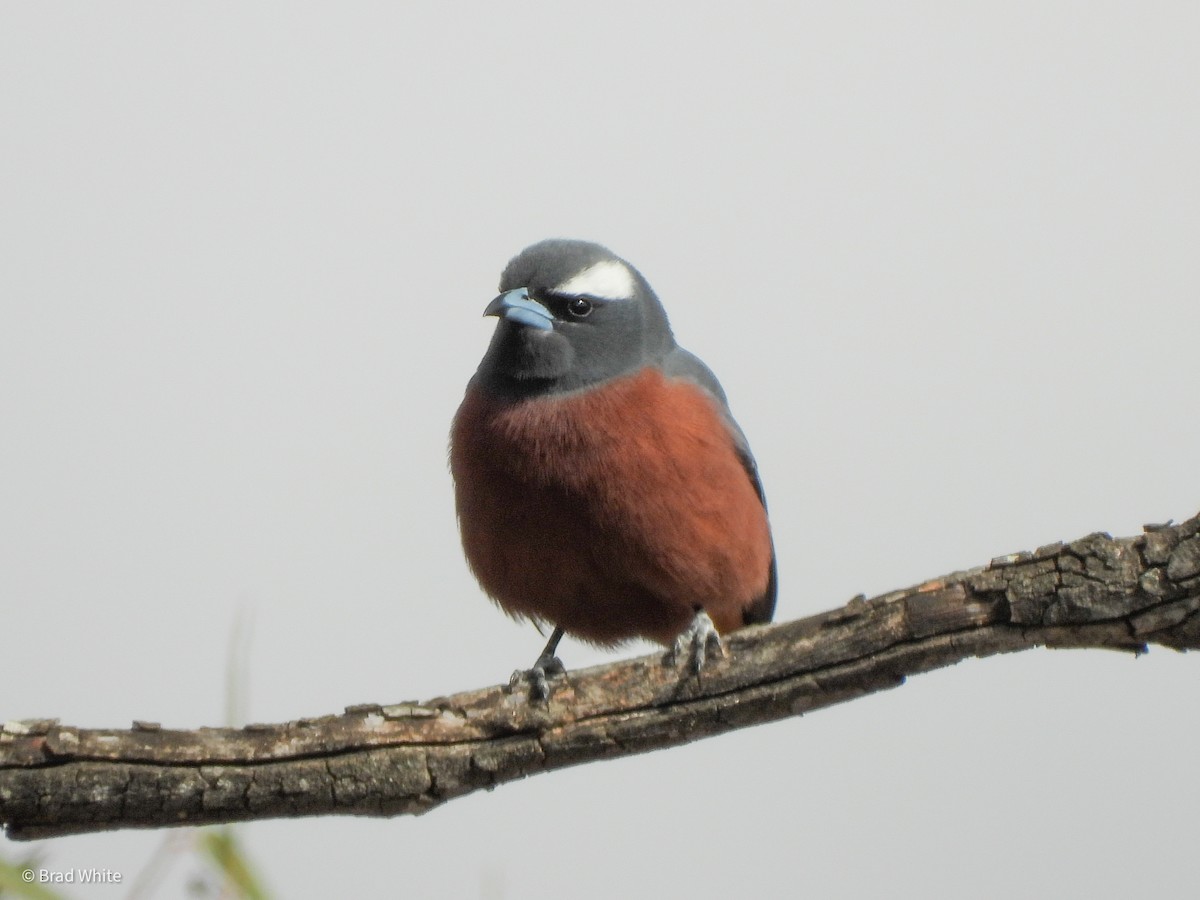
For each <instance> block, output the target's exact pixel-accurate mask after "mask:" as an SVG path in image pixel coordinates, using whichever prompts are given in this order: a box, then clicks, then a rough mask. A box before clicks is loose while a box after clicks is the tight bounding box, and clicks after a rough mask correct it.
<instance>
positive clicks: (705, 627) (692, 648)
mask: <svg viewBox="0 0 1200 900" xmlns="http://www.w3.org/2000/svg"><path fill="white" fill-rule="evenodd" d="M709 650H719V651H720V652H721V656H728V654H727V653H726V652H725V645H724V644H723V643H721V635H720V634H718V633H717V626H715V625H714V624H713V620H712V619H710V618H709V617H708V613H706V612H705V611H704V609H703V608H698V609H697V610H696V615H695V617H694V618H693V619H692V621H691V624H690V625H688V627H687V628H685V629H684V630H683V631H682V632H681V633H680V635H679V637H677V638H675V643H674V644H673V645H672V647H671V650H670V652H668V653H667V658H666V662H667V664H668V665H671V666H675V665H678V664H679V658H680V656H681V655H684V654H686V658H687V660H688V663H689V668H691V670H692V674H693V675H699V674H700V670H701V669H703V668H704V663H705V661H706V660H707V659H708V651H709Z"/></svg>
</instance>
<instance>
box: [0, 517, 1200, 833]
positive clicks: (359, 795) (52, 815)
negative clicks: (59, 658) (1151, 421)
mask: <svg viewBox="0 0 1200 900" xmlns="http://www.w3.org/2000/svg"><path fill="white" fill-rule="evenodd" d="M1198 609H1200V516H1197V517H1195V518H1193V519H1191V520H1189V521H1187V522H1185V523H1183V524H1181V525H1174V526H1172V525H1161V526H1146V530H1145V534H1143V535H1141V536H1138V537H1133V538H1122V539H1116V540H1114V539H1112V538H1111V537H1109V536H1108V535H1107V534H1092V535H1089V536H1087V537H1085V538H1081V539H1080V540H1077V541H1074V542H1072V543H1070V544H1066V545H1063V544H1053V545H1050V546H1047V547H1042V548H1040V549H1039V550H1037V551H1035V552H1033V553H1017V554H1013V555H1010V556H1005V557H1000V558H997V559H994V560H992V562H991V563H990V564H989V565H987V566H984V567H982V568H978V569H972V570H970V571H967V572H958V573H955V574H953V575H947V576H945V577H944V578H938V579H934V580H932V581H927V582H925V583H924V584H921V585H918V586H916V587H912V588H908V589H906V590H899V591H894V592H892V593H889V594H885V595H883V596H881V597H876V598H875V599H873V600H867V599H865V598H862V597H858V598H855V599H854V600H851V601H850V602H849V603H848V604H847V605H846V606H844V607H842V608H841V609H836V610H833V611H831V612H827V613H823V614H821V615H817V616H812V617H810V618H807V619H800V620H797V621H794V622H786V623H782V624H779V625H773V626H769V627H760V628H750V629H746V630H744V631H741V632H738V633H737V634H734V635H732V636H731V637H730V639H729V641H728V644H729V650H730V656H729V658H728V659H726V660H720V659H717V660H714V661H712V662H711V663H710V665H709V667H707V668H706V669H705V670H704V672H703V675H702V677H699V678H697V677H692V676H684V675H683V674H681V670H679V669H675V668H672V667H669V666H665V665H664V664H663V660H662V658H661V657H660V656H657V655H655V656H646V657H642V658H640V659H631V660H626V661H624V662H617V663H612V664H610V665H605V666H599V667H596V668H592V669H586V670H582V671H578V672H570V673H568V675H567V676H566V677H565V678H562V679H557V680H555V681H554V682H552V684H553V695H552V697H551V699H550V701H549V702H543V703H535V702H530V701H529V699H528V697H527V696H526V695H525V693H524V692H521V691H518V692H516V693H510V692H508V691H507V690H506V689H505V688H502V687H491V688H485V689H483V690H478V691H470V692H467V693H462V694H456V695H454V696H451V697H441V698H438V699H435V700H430V701H428V702H425V703H415V702H414V703H398V704H395V705H391V706H378V705H374V704H369V705H362V706H355V707H349V708H347V710H346V712H345V714H344V715H340V716H324V717H321V718H316V719H301V720H300V721H298V722H288V723H286V724H282V725H249V726H247V727H245V728H241V729H228V728H201V729H199V730H198V731H172V730H167V729H163V728H159V727H158V726H157V725H154V724H152V723H150V724H148V723H137V722H135V723H134V727H133V728H132V729H129V730H111V731H109V730H94V729H82V728H72V727H70V726H65V725H59V724H58V722H57V721H56V720H46V721H38V722H30V721H25V722H9V723H7V724H5V725H4V727H3V730H2V731H0V822H3V824H4V827H5V830H6V832H7V834H8V836H9V837H11V838H15V839H18V840H29V839H35V838H44V837H55V836H59V835H65V834H75V833H81V832H89V831H103V830H109V829H116V828H156V827H162V826H168V825H199V824H207V823H215V822H234V821H244V820H249V819H266V818H274V817H285V816H315V815H327V814H331V813H338V814H352V815H370V816H391V815H397V814H400V813H423V812H426V811H428V810H430V809H433V808H434V807H436V806H438V805H440V804H442V803H445V802H446V801H447V800H450V799H452V798H454V797H460V796H462V795H464V794H468V793H471V792H472V791H475V790H478V789H479V788H491V787H494V786H495V785H498V784H503V783H504V782H507V781H512V780H514V779H516V778H522V777H524V776H526V775H533V774H536V773H539V772H548V771H551V770H553V769H559V768H562V767H564V766H569V765H575V764H577V763H582V762H591V761H593V760H601V759H612V758H615V757H621V756H628V755H630V754H633V753H642V752H645V751H647V750H655V749H658V748H661V747H671V746H675V745H677V744H684V743H687V742H689V741H693V740H696V739H698V738H702V737H708V736H709V735H714V734H720V733H722V732H726V731H730V730H732V729H734V728H743V727H746V726H748V725H755V724H758V723H760V722H769V721H774V720H777V719H782V718H785V717H787V716H795V715H802V714H803V713H806V712H809V711H811V710H814V709H820V708H822V707H825V706H830V705H832V704H834V703H840V702H842V701H845V700H851V699H853V698H855V697H860V696H862V695H864V694H869V693H872V692H874V691H878V690H882V689H884V688H890V687H895V686H897V685H899V684H902V683H903V682H904V679H905V678H906V677H907V676H909V675H912V674H916V673H918V672H926V671H929V670H930V669H936V668H938V667H940V666H945V665H949V664H950V663H954V662H958V661H959V660H962V659H966V658H968V657H972V656H977V657H983V656H991V655H992V654H996V653H1008V652H1012V651H1015V650H1024V649H1027V648H1029V647H1037V646H1045V647H1104V648H1115V649H1121V650H1130V651H1133V652H1135V653H1138V652H1142V651H1144V650H1145V649H1146V645H1147V644H1148V643H1155V644H1161V645H1163V646H1167V647H1173V648H1175V649H1177V650H1185V649H1194V648H1197V647H1200V616H1198V615H1197V610H1198Z"/></svg>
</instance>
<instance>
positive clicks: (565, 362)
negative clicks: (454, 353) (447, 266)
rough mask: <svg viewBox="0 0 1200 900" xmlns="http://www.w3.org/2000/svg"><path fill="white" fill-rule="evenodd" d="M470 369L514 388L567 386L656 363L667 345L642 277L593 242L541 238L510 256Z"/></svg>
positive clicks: (666, 331)
mask: <svg viewBox="0 0 1200 900" xmlns="http://www.w3.org/2000/svg"><path fill="white" fill-rule="evenodd" d="M483 314H484V315H485V316H499V318H500V322H499V324H498V325H497V326H496V332H495V334H494V335H493V336H492V343H491V345H490V346H489V347H488V352H487V355H486V356H484V358H483V362H482V363H480V366H479V373H478V376H479V378H481V379H482V380H483V381H484V383H486V384H487V385H488V386H489V387H492V388H494V389H497V390H502V391H505V392H510V393H517V394H539V393H558V392H561V391H572V390H578V389H580V388H584V387H587V386H589V385H592V384H597V383H599V382H603V381H607V380H609V379H611V378H616V377H618V376H620V375H624V374H626V373H629V372H633V371H636V370H637V369H640V368H642V367H643V366H646V365H649V364H654V363H659V362H661V361H662V359H663V358H664V357H665V356H666V354H667V353H669V352H670V351H671V349H672V348H674V346H675V339H674V338H673V337H672V335H671V327H670V325H669V324H668V323H667V314H666V312H665V311H664V310H663V308H662V304H661V303H659V301H658V297H657V296H655V294H654V291H653V290H651V288H650V285H649V284H648V283H647V282H646V279H645V278H643V277H642V275H641V273H640V272H638V270H637V269H635V268H634V267H633V266H631V265H630V264H629V263H627V262H625V261H624V260H623V259H621V258H620V257H618V256H616V255H615V254H613V253H612V252H611V251H609V250H607V249H606V248H604V247H601V246H600V245H599V244H589V243H587V242H585V241H569V240H548V241H541V242H540V243H537V244H534V245H533V246H532V247H529V248H527V249H525V250H523V251H521V253H520V254H518V255H517V256H515V257H514V258H513V259H512V261H511V262H509V264H508V266H507V267H506V268H505V270H504V273H503V274H502V275H501V276H500V296H499V297H497V298H496V299H495V300H493V301H492V302H491V303H490V304H489V305H488V307H487V309H485V310H484V313H483Z"/></svg>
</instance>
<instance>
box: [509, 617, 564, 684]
mask: <svg viewBox="0 0 1200 900" xmlns="http://www.w3.org/2000/svg"><path fill="white" fill-rule="evenodd" d="M562 636H563V630H562V629H561V628H558V627H556V628H555V629H554V633H553V634H551V635H550V640H548V641H546V647H545V649H543V650H542V655H541V656H539V657H538V658H537V662H535V663H534V664H533V668H531V669H524V670H523V669H517V671H515V672H513V673H512V677H511V678H510V679H508V686H509V688H510V689H511V688H515V687H516V686H517V685H518V684H520V683H521V682H522V681H528V682H529V696H530V697H531V698H532V699H534V700H545V699H546V698H548V697H549V696H550V685H549V683H548V682H547V678H549V677H550V676H551V675H563V674H565V673H566V671H567V669H566V666H564V665H563V664H562V660H561V659H559V658H558V657H557V656H555V655H554V654H555V651H557V650H558V642H559V641H561V640H562Z"/></svg>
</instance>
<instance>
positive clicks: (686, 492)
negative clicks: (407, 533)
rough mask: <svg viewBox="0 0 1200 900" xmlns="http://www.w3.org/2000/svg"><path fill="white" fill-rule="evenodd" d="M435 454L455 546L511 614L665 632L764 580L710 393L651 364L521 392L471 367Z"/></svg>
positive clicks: (726, 625) (607, 634)
mask: <svg viewBox="0 0 1200 900" xmlns="http://www.w3.org/2000/svg"><path fill="white" fill-rule="evenodd" d="M450 464H451V470H452V472H453V475H454V481H455V492H456V503H457V509H458V518H459V527H460V529H461V531H462V539H463V547H464V549H465V551H466V556H467V560H468V562H469V564H470V566H471V569H472V571H473V572H474V573H475V575H476V577H477V578H478V579H479V582H480V584H481V585H482V586H483V588H484V590H485V591H486V592H487V593H488V594H489V595H490V596H491V597H492V598H493V599H494V600H495V601H496V602H497V603H499V604H500V606H501V607H502V608H503V609H504V610H505V611H507V612H508V613H509V614H511V615H513V616H517V617H527V618H531V619H534V620H537V621H541V622H546V623H549V624H551V625H558V626H561V627H563V628H564V629H566V631H567V632H568V633H570V634H573V635H575V636H577V637H580V638H583V639H585V640H589V641H592V642H594V643H598V644H614V643H618V642H620V641H623V640H627V639H629V638H633V637H645V638H650V639H652V640H656V641H660V642H662V643H669V642H670V641H671V640H673V639H674V638H675V636H676V635H678V634H679V632H681V631H682V630H683V629H684V628H685V627H686V626H687V624H688V623H689V622H690V620H691V618H692V617H693V615H694V613H695V611H696V610H697V609H698V608H700V607H703V608H704V609H705V610H706V611H707V612H708V614H709V615H710V616H711V617H712V619H713V622H714V623H715V624H716V626H717V628H718V630H719V631H721V632H726V631H730V630H733V629H735V628H738V627H740V626H741V625H742V624H743V612H744V610H745V609H746V608H747V607H748V606H750V605H751V604H753V603H754V602H755V601H756V600H758V599H760V598H762V597H763V595H764V594H765V592H766V591H767V587H768V579H769V576H770V568H771V561H772V552H773V551H772V547H771V536H770V529H769V525H768V523H767V516H766V510H765V509H764V508H763V505H762V502H761V500H760V499H759V497H758V495H757V493H756V491H755V487H754V484H753V482H752V481H751V477H750V475H749V474H748V472H747V471H746V468H745V466H744V465H743V463H742V460H741V458H740V457H739V455H738V453H737V450H736V445H735V443H734V440H733V437H732V435H731V434H730V431H729V429H728V427H727V426H726V424H725V420H724V418H723V417H722V415H721V413H720V411H719V408H718V406H717V403H716V401H715V399H714V398H713V397H712V396H711V395H709V394H708V392H706V391H705V390H704V389H703V388H701V387H699V386H698V385H696V384H694V383H693V382H691V381H688V380H685V379H674V378H668V377H667V376H666V375H665V374H664V373H663V372H662V371H661V370H659V369H658V368H656V367H654V366H647V367H645V368H642V369H640V370H638V371H636V372H634V373H632V374H630V375H626V376H623V377H620V378H616V379H613V380H611V381H608V382H605V383H603V384H601V385H598V386H595V387H592V388H589V389H586V390H582V391H578V392H573V393H568V394H561V395H547V396H539V397H534V398H529V399H520V400H512V399H508V398H505V397H502V396H499V395H495V394H491V393H489V392H488V391H487V390H486V389H485V388H482V387H480V386H479V385H478V384H476V383H474V382H473V383H472V385H471V386H470V387H469V388H468V390H467V395H466V397H465V398H464V400H463V403H462V405H461V407H460V408H459V410H458V414H457V415H456V417H455V420H454V427H453V431H452V434H451V452H450Z"/></svg>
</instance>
